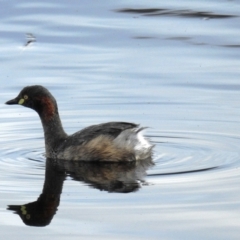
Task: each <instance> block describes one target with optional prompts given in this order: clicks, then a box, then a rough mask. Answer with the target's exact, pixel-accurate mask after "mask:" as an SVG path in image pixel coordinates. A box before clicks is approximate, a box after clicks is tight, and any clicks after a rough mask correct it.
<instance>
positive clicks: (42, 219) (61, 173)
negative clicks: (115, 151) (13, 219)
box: [8, 158, 154, 227]
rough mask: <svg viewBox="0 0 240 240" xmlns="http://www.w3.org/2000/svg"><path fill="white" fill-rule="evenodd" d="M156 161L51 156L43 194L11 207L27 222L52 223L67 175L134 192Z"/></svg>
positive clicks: (102, 187)
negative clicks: (101, 160) (33, 199)
mask: <svg viewBox="0 0 240 240" xmlns="http://www.w3.org/2000/svg"><path fill="white" fill-rule="evenodd" d="M153 165H154V164H153V162H152V159H151V158H148V159H145V160H141V161H132V162H118V163H109V162H108V163H100V162H91V163H89V162H82V161H75V162H74V161H64V160H57V161H56V160H53V159H47V161H46V170H45V181H44V185H43V190H42V193H41V194H40V196H39V198H38V199H37V200H36V201H34V202H30V203H26V204H23V205H9V206H8V210H12V211H14V213H16V214H18V215H19V216H20V217H21V219H22V221H23V222H24V223H25V224H26V225H29V226H36V227H44V226H47V225H48V224H50V223H51V220H52V218H53V216H54V215H55V213H56V211H57V208H58V206H59V203H60V196H61V193H62V188H63V182H64V180H65V179H66V177H67V176H70V177H71V178H72V179H73V180H76V181H81V182H85V183H86V184H87V185H89V186H91V187H93V188H96V189H99V190H101V191H102V190H103V191H108V192H111V193H113V192H118V193H130V192H134V191H137V190H138V189H139V188H140V187H141V185H142V184H143V183H144V182H145V181H144V178H145V176H146V174H147V173H146V171H147V169H148V168H150V167H151V166H153Z"/></svg>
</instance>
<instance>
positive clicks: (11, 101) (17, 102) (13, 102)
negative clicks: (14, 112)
mask: <svg viewBox="0 0 240 240" xmlns="http://www.w3.org/2000/svg"><path fill="white" fill-rule="evenodd" d="M5 104H7V105H13V104H19V99H18V98H17V97H16V98H14V99H12V100H9V101H7V102H5Z"/></svg>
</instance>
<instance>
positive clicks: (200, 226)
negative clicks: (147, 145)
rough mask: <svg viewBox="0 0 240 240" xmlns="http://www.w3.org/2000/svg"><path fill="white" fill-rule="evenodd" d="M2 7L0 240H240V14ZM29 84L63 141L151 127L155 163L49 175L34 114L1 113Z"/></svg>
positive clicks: (228, 7) (225, 7)
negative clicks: (120, 126)
mask: <svg viewBox="0 0 240 240" xmlns="http://www.w3.org/2000/svg"><path fill="white" fill-rule="evenodd" d="M1 4H2V8H1V9H2V10H0V11H1V17H0V18H1V21H0V30H1V33H2V34H1V36H2V37H1V40H0V41H1V45H0V49H1V57H0V61H1V78H2V82H1V83H2V93H1V95H0V100H1V102H2V103H3V104H2V105H0V124H1V128H0V129H1V130H0V131H1V138H0V142H1V151H0V181H1V184H0V196H1V200H0V215H1V216H0V223H1V227H0V229H1V236H2V237H4V238H7V239H23V238H25V237H26V236H27V237H29V238H31V237H34V239H43V238H51V239H66V238H68V239H76V238H77V239H187V238H188V239H238V238H239V237H238V236H239V234H240V230H239V229H240V228H239V227H240V220H239V210H240V201H239V199H240V194H239V181H240V171H239V167H240V164H239V163H240V160H239V153H240V151H239V148H238V146H239V142H240V127H239V119H240V111H239V91H240V84H239V76H240V70H239V64H240V60H239V59H240V58H239V57H240V52H239V49H240V41H239V39H240V32H239V27H240V22H239V15H240V10H239V9H240V8H239V7H240V6H239V2H238V1H216V0H212V1H181V2H178V1H167V2H165V3H163V2H159V1H155V0H151V1H148V2H138V3H136V2H133V1H118V2H117V3H115V2H112V1H105V2H96V1H81V2H77V1H72V2H71V3H70V2H66V1H58V2H57V3H54V2H49V1H48V2H47V1H41V2H32V1H31V2H30V1H26V0H25V1H14V0H13V1H8V2H1ZM32 84H41V85H44V86H46V87H47V88H48V89H49V90H50V91H51V92H52V93H53V95H54V96H55V97H56V99H57V101H58V105H59V111H60V115H61V118H62V121H63V125H64V127H65V129H66V131H67V132H68V133H73V132H75V131H77V130H79V129H81V128H83V127H86V126H88V125H90V124H96V123H100V122H106V121H119V120H120V121H130V122H136V123H141V125H143V126H148V127H149V128H148V129H147V130H146V131H145V134H146V135H147V137H149V138H150V139H151V141H152V142H153V143H154V144H155V148H154V163H155V164H154V165H152V164H150V163H142V164H140V165H134V164H133V165H125V166H122V165H114V164H113V165H109V166H105V165H103V166H98V165H94V166H91V165H90V166H89V165H86V164H82V163H79V164H76V165H74V164H73V165H72V164H70V163H64V162H63V163H51V162H50V163H49V162H48V161H47V160H46V159H45V156H44V140H43V132H42V127H41V123H40V120H39V119H38V116H37V114H36V113H35V112H33V111H31V110H30V109H26V108H22V107H20V106H7V105H4V102H6V101H7V100H9V99H12V98H13V97H15V96H16V95H17V94H18V92H19V91H20V90H21V89H22V88H23V87H24V86H26V85H32ZM46 163H47V164H46ZM44 182H45V184H44ZM27 203H32V204H30V205H26V206H25V208H21V207H17V205H20V206H22V205H25V204H27ZM9 205H10V207H8V206H9ZM30 206H38V207H36V208H35V207H34V208H31V207H30ZM7 208H10V210H8V209H7ZM30 208H31V209H35V210H34V211H35V212H34V211H33V210H31V209H30ZM25 211H26V212H25ZM31 211H33V212H34V213H33V212H31ZM13 212H18V214H19V216H22V217H23V218H24V221H25V223H26V224H28V223H29V222H27V220H29V219H26V218H27V215H28V214H29V213H30V212H31V214H30V215H31V216H28V217H29V218H30V219H31V220H32V221H33V218H34V217H35V219H38V218H41V219H43V217H42V215H43V213H44V214H45V213H47V214H46V215H44V216H45V218H44V219H45V225H46V227H44V228H36V227H27V225H25V224H24V223H23V222H24V221H22V219H21V218H20V217H19V216H18V215H16V214H13ZM21 214H22V215H21ZM46 216H48V217H46ZM36 221H37V220H36ZM43 225H44V224H43Z"/></svg>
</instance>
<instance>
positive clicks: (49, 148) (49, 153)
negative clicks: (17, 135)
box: [40, 112, 67, 158]
mask: <svg viewBox="0 0 240 240" xmlns="http://www.w3.org/2000/svg"><path fill="white" fill-rule="evenodd" d="M40 118H41V121H42V126H43V130H44V138H45V149H46V157H49V158H54V156H55V152H56V150H57V148H58V146H59V145H60V144H61V143H62V142H63V141H64V140H65V139H66V138H67V134H66V133H65V131H64V129H63V126H62V122H61V119H60V117H59V114H58V112H55V114H54V115H53V116H52V117H51V118H46V117H45V116H43V115H40Z"/></svg>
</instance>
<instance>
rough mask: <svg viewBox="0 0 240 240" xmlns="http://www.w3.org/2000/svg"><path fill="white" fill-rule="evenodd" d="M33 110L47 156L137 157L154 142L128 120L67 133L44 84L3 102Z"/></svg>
mask: <svg viewBox="0 0 240 240" xmlns="http://www.w3.org/2000/svg"><path fill="white" fill-rule="evenodd" d="M6 104H8V105H12V104H18V105H22V106H24V107H28V108H31V109H33V110H35V111H36V112H37V113H38V115H39V117H40V119H41V122H42V126H43V130H44V138H45V151H46V153H45V154H46V157H47V158H53V159H64V160H82V161H109V162H120V161H136V160H141V159H146V158H150V157H151V156H152V148H153V145H152V144H151V143H150V142H149V141H148V140H147V139H146V138H145V137H144V136H143V135H142V130H143V129H144V128H142V127H139V125H138V124H135V123H128V122H108V123H102V124H98V125H92V126H89V127H86V128H84V129H82V130H80V131H78V132H76V133H74V134H72V135H68V134H67V133H66V132H65V131H64V129H63V126H62V123H61V119H60V116H59V113H58V106H57V102H56V100H55V98H54V97H53V95H52V94H51V93H50V92H49V91H48V90H47V89H46V88H45V87H43V86H40V85H34V86H27V87H24V88H23V89H22V90H21V91H20V93H19V94H18V96H17V97H16V98H14V99H12V100H9V101H7V102H6Z"/></svg>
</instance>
